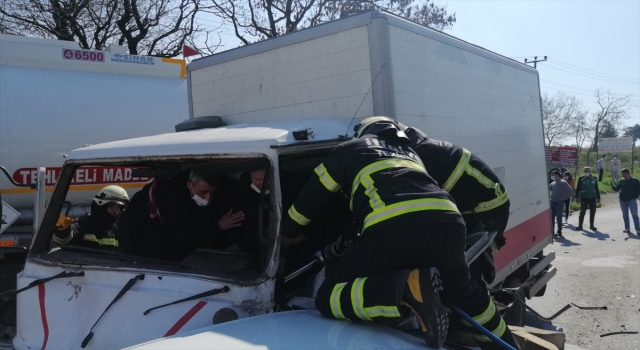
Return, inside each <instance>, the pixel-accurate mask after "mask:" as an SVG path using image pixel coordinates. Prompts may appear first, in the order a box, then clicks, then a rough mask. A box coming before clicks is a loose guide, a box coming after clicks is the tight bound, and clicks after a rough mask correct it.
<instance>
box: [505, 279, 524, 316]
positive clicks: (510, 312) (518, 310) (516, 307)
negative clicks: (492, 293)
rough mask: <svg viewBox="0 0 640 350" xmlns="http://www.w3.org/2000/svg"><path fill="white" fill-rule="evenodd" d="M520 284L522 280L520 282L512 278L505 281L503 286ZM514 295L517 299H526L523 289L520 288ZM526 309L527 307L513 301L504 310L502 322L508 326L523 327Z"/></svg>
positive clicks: (516, 286) (517, 285)
mask: <svg viewBox="0 0 640 350" xmlns="http://www.w3.org/2000/svg"><path fill="white" fill-rule="evenodd" d="M521 285H522V282H520V280H519V279H518V278H514V279H511V280H509V281H507V282H506V283H505V285H504V288H518V287H520V286H521ZM516 296H517V297H518V299H520V300H522V301H524V302H526V301H527V299H526V297H525V295H524V290H522V289H521V290H520V292H518V294H516ZM526 311H527V309H526V308H525V307H524V305H520V304H519V303H517V302H515V303H513V305H512V306H511V307H510V308H508V309H507V310H506V312H505V314H504V316H503V318H504V322H506V323H507V324H508V325H510V326H518V327H524V319H525V314H526Z"/></svg>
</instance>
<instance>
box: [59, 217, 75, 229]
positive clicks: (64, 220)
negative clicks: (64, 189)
mask: <svg viewBox="0 0 640 350" xmlns="http://www.w3.org/2000/svg"><path fill="white" fill-rule="evenodd" d="M72 223H73V219H72V218H70V217H68V216H66V215H64V214H60V217H59V218H58V221H57V222H56V228H57V229H58V231H64V230H66V229H68V228H69V227H70V226H71V224H72Z"/></svg>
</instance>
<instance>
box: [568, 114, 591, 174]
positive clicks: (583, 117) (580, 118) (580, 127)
mask: <svg viewBox="0 0 640 350" xmlns="http://www.w3.org/2000/svg"><path fill="white" fill-rule="evenodd" d="M570 130H571V135H572V137H573V140H574V141H575V143H576V148H577V149H578V153H577V157H576V158H577V159H576V167H575V170H574V174H577V173H578V164H579V163H580V152H581V151H582V148H583V146H584V142H585V141H586V140H587V138H588V137H589V134H591V128H590V127H589V125H588V123H587V112H586V111H584V110H580V111H579V112H577V113H576V114H575V115H574V117H573V118H572V119H571V128H570Z"/></svg>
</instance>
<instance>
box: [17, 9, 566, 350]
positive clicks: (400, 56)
mask: <svg viewBox="0 0 640 350" xmlns="http://www.w3.org/2000/svg"><path fill="white" fill-rule="evenodd" d="M187 77H188V82H189V100H190V103H189V108H190V112H191V116H192V117H193V119H191V120H189V122H191V123H192V124H189V123H187V124H182V125H181V127H179V128H177V129H183V130H184V131H178V132H176V133H172V134H162V135H156V136H149V137H143V138H138V139H131V140H122V141H117V142H110V143H105V144H99V145H93V146H88V147H84V148H80V149H77V150H74V151H72V152H70V153H69V156H68V159H67V160H66V162H65V164H64V166H63V168H62V170H61V173H60V176H59V179H58V182H57V184H56V187H55V189H54V191H53V193H52V195H51V200H50V201H49V203H48V207H47V209H46V213H45V214H44V215H43V219H42V222H41V224H40V226H39V227H40V229H39V230H38V232H37V234H36V237H35V239H34V243H33V245H32V249H31V251H30V253H29V257H28V260H27V263H26V265H25V268H24V271H23V272H21V273H20V274H19V275H18V288H20V289H22V288H27V287H29V286H30V285H32V287H29V288H27V289H25V290H24V291H23V292H21V293H19V294H18V295H17V307H18V327H17V335H16V337H15V338H14V341H13V346H14V347H15V348H16V349H29V348H34V347H39V348H47V349H67V348H77V347H79V346H80V345H81V344H83V340H84V344H83V345H85V346H86V348H87V349H92V348H93V349H110V348H121V347H126V346H131V345H134V344H138V343H141V342H144V341H149V340H152V339H156V338H161V337H170V338H171V339H170V342H169V343H163V341H159V342H153V343H149V344H147V345H145V346H146V347H147V348H176V347H178V348H199V347H202V346H205V347H207V348H225V347H227V348H228V347H231V346H236V347H238V346H240V347H244V345H246V346H253V345H258V346H267V347H269V348H274V349H277V348H314V347H317V346H323V345H322V344H325V345H326V344H328V345H329V346H331V347H334V348H346V347H352V346H354V347H361V346H365V345H366V346H372V345H374V346H375V347H379V348H388V347H390V346H393V345H392V344H395V345H396V346H404V347H421V346H423V342H422V341H421V340H419V339H417V340H416V338H406V337H405V335H404V334H401V335H399V334H397V333H394V332H396V330H389V329H388V328H385V327H374V326H371V327H372V328H367V326H361V325H354V326H353V327H352V326H351V324H350V323H348V322H343V321H336V320H327V319H324V318H321V317H319V316H318V313H317V311H313V310H311V311H302V312H301V313H295V312H291V314H290V315H287V314H286V313H284V314H279V315H274V317H270V316H269V315H266V316H261V317H255V322H253V321H252V320H253V319H254V318H251V317H252V316H260V315H263V314H268V313H272V312H281V311H285V310H291V309H292V308H301V307H302V308H311V309H313V300H312V298H313V295H314V294H313V291H314V289H315V288H317V287H318V283H319V282H320V281H321V280H322V272H320V273H319V274H318V275H317V276H315V277H314V276H313V275H312V276H308V275H299V276H298V277H292V276H293V275H294V274H290V275H288V276H287V277H284V275H285V274H286V273H283V271H285V272H286V271H291V266H289V264H291V260H290V259H284V260H283V259H281V250H280V240H281V237H280V232H279V230H280V222H281V219H282V216H283V215H284V214H286V210H287V208H288V206H289V205H290V204H291V203H290V202H291V199H290V197H291V195H292V194H294V195H295V193H297V192H296V191H299V189H300V187H301V186H302V185H303V184H304V182H306V179H307V178H308V177H309V176H310V175H311V174H312V173H313V169H314V168H315V167H316V166H317V165H318V164H319V163H321V162H322V160H323V159H324V157H326V155H327V154H328V153H329V152H330V151H331V149H332V148H333V147H335V146H336V145H338V144H339V143H341V142H343V141H344V140H346V139H349V138H350V137H351V136H352V135H353V131H352V128H353V126H354V125H355V124H357V123H358V121H359V120H360V119H362V118H364V117H368V116H372V115H387V116H390V117H392V118H395V119H396V120H398V121H400V122H402V123H404V124H406V125H410V126H415V127H418V128H420V129H422V130H423V131H425V132H427V133H428V134H429V135H430V136H431V137H433V138H439V139H445V140H449V141H452V142H454V143H457V144H459V145H462V146H464V147H466V148H467V149H469V150H471V151H472V152H474V153H476V154H478V155H480V157H482V158H483V159H484V160H485V161H487V162H488V163H489V164H490V165H491V166H492V167H493V168H494V169H495V171H496V172H497V173H498V174H499V175H500V176H501V177H502V179H503V181H504V183H505V186H506V188H507V191H508V192H509V196H510V198H511V210H512V213H511V218H510V221H509V228H508V231H507V233H506V236H507V245H506V246H505V247H504V248H503V249H502V251H501V252H499V253H498V254H497V257H496V262H497V264H498V266H497V268H498V276H497V281H496V284H498V285H505V286H511V287H521V288H520V289H519V293H520V294H521V296H523V297H524V296H526V297H533V296H534V295H536V294H541V292H542V291H543V288H544V286H545V285H546V282H547V281H548V280H549V279H550V278H551V277H552V276H553V274H554V273H555V269H554V268H553V267H552V266H551V264H550V262H551V260H553V253H551V254H548V255H546V256H544V255H543V249H544V248H545V247H546V246H547V245H549V244H550V242H551V231H550V229H551V225H550V214H549V205H548V193H547V185H546V171H545V166H544V147H543V138H542V121H541V111H540V89H539V83H538V74H537V72H536V71H535V70H534V69H531V68H530V67H527V66H524V65H522V64H519V63H517V62H515V61H513V60H510V59H508V58H505V57H502V56H500V55H498V54H495V53H492V52H490V51H487V50H484V49H482V48H479V47H477V46H474V45H471V44H469V43H466V42H463V41H461V40H458V39H456V38H453V37H451V36H448V35H446V34H443V33H440V32H437V31H434V30H431V29H428V28H425V27H422V26H420V25H417V24H414V23H411V22H408V21H405V20H403V19H401V18H398V17H396V16H393V15H389V14H385V13H381V12H378V11H374V12H366V13H362V14H359V15H356V16H352V17H349V18H345V19H341V20H338V21H335V22H330V23H326V24H323V25H320V26H317V27H313V28H310V29H305V30H302V31H299V32H296V33H292V34H289V35H286V36H282V37H279V38H275V39H271V40H268V41H264V42H260V43H256V44H252V45H248V46H246V47H242V48H238V49H234V50H230V51H227V52H223V53H220V54H216V55H213V56H210V57H206V58H203V59H199V60H196V61H194V62H192V63H191V64H190V65H189V66H188V67H187ZM215 116H219V117H220V118H217V117H215ZM224 124H226V125H224ZM188 129H191V130H188ZM113 166H120V167H122V166H125V167H131V168H135V171H134V174H133V175H135V176H138V177H143V178H144V177H156V178H163V177H167V176H172V175H175V174H178V173H184V172H185V171H188V169H192V168H194V167H198V168H199V169H200V170H201V171H203V172H205V173H206V175H223V174H224V175H229V177H230V178H231V177H237V175H238V174H240V173H243V172H246V171H250V170H255V169H260V168H263V167H268V172H267V178H268V179H270V180H269V181H267V185H266V186H265V187H264V188H263V195H264V191H266V190H268V191H269V193H270V195H269V196H268V201H267V200H266V199H265V201H264V202H263V203H262V205H261V206H260V207H258V208H255V210H256V211H257V212H259V213H260V214H261V215H262V216H263V218H265V219H266V220H265V221H263V220H259V227H258V228H257V229H256V232H255V239H257V240H259V242H258V243H259V245H260V246H261V249H260V250H261V252H260V253H259V254H257V255H256V254H247V253H245V252H242V251H230V250H216V249H211V247H201V248H202V249H198V250H196V251H194V252H193V254H191V255H189V256H188V257H187V258H185V259H184V260H183V261H181V262H179V263H176V262H170V261H163V260H158V259H149V258H145V257H138V256H131V255H125V254H121V253H104V252H101V251H96V250H92V249H87V248H80V247H73V246H61V247H56V246H55V245H54V244H53V243H52V241H51V238H52V233H53V230H55V227H54V226H53V225H54V224H55V222H56V220H57V218H58V216H59V215H60V214H61V213H64V203H65V201H67V200H69V199H68V197H69V195H71V193H72V192H70V191H69V189H70V188H71V187H72V186H73V179H74V178H75V177H76V176H77V174H78V173H79V172H84V171H85V170H87V169H91V171H93V169H98V170H99V169H102V168H109V167H113ZM185 186H186V184H185ZM90 198H91V197H87V198H86V199H85V200H90ZM261 198H263V199H264V198H267V197H266V196H263V197H261ZM329 221H330V220H327V221H323V220H316V221H315V223H317V224H318V225H319V227H316V229H317V230H319V231H322V230H323V229H326V228H329V226H330V222H329ZM325 225H326V227H325ZM176 244H180V242H176ZM320 248H321V247H320ZM284 254H285V256H286V254H287V252H285V253H284ZM309 259H312V258H311V257H310V258H309ZM63 272H66V273H64V274H62V273H63ZM52 277H53V278H52ZM282 277H284V278H282ZM300 279H305V280H306V281H309V283H308V284H307V283H302V285H304V286H307V287H309V288H307V289H300V290H297V289H295V288H293V287H292V284H291V283H294V284H295V282H292V281H300ZM524 281H527V283H526V284H525V285H522V284H523V282H524ZM288 283H289V284H288ZM125 285H127V286H128V287H131V288H130V289H128V290H127V288H123V286H125ZM283 290H284V291H287V292H291V291H292V290H293V291H299V294H296V295H295V296H294V298H293V299H289V298H288V297H287V298H285V297H284V295H287V296H289V297H290V296H291V295H290V294H286V293H284V292H283ZM122 293H124V294H122ZM201 293H204V294H201ZM117 295H118V296H119V297H118V298H116V296H117ZM185 298H186V300H185ZM189 298H193V299H189ZM294 300H295V303H294ZM112 301H115V302H114V303H113V305H110V304H111V302H112ZM165 304H169V305H165ZM161 305H165V306H163V307H162V308H159V309H155V308H156V307H158V306H161ZM152 308H154V310H152V311H150V312H145V311H149V310H150V309H152ZM506 310H510V311H513V312H511V313H510V315H509V316H508V317H507V318H508V319H510V321H511V322H513V323H521V321H522V317H523V316H524V309H522V308H521V307H515V308H513V307H512V308H511V309H505V311H506ZM103 311H104V315H103ZM267 316H269V317H267ZM247 317H249V319H244V320H243V318H247ZM265 317H266V318H265ZM238 318H240V319H241V320H239V321H233V320H234V319H238ZM96 322H97V323H96ZM223 322H230V323H224V324H220V323H223ZM233 322H238V323H237V324H236V325H237V326H234V323H233ZM94 323H95V326H94V327H92V325H94ZM285 323H286V324H288V325H290V326H287V327H285V328H286V329H285V328H282V329H280V328H278V325H283V324H285ZM212 324H213V326H212ZM203 327H209V328H203ZM199 328H203V331H202V332H199V331H197V329H199ZM243 329H244V331H243ZM311 329H313V330H314V332H315V333H314V334H313V337H312V338H313V339H320V338H321V339H324V340H325V342H324V343H314V342H313V341H312V338H309V337H307V336H305V332H307V331H308V330H311ZM367 329H370V331H367ZM392 331H393V332H392ZM197 333H201V334H202V336H199V335H197ZM88 334H92V337H88ZM183 335H184V336H185V337H184V338H183ZM187 335H188V337H186V336H187ZM194 335H195V336H194ZM196 338H197V339H199V340H200V342H199V343H197V344H196V343H189V341H194V340H196ZM234 339H235V340H234ZM390 339H391V340H392V339H395V340H393V341H392V342H389V340H390ZM214 340H215V341H214ZM185 342H186V343H185ZM162 344H164V345H162ZM318 344H320V345H318Z"/></svg>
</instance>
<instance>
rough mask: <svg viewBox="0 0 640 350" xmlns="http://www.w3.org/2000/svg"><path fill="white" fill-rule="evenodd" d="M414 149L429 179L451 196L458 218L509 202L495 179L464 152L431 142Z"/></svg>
mask: <svg viewBox="0 0 640 350" xmlns="http://www.w3.org/2000/svg"><path fill="white" fill-rule="evenodd" d="M414 149H415V151H416V153H417V154H418V156H419V157H420V159H421V160H422V162H423V163H424V166H425V168H426V170H427V172H428V173H429V175H431V177H432V178H433V179H434V180H435V181H437V183H438V185H439V186H440V187H441V188H442V189H443V190H445V191H447V192H449V193H450V194H451V196H452V197H453V199H454V201H455V202H456V205H457V206H458V209H459V210H460V212H461V213H462V214H469V213H471V212H473V211H475V212H476V213H482V212H487V211H489V210H492V209H495V208H498V207H500V206H501V205H504V204H505V203H506V202H507V201H508V200H509V197H508V196H507V192H506V191H505V188H504V185H502V183H501V182H500V180H499V179H498V176H497V175H496V174H495V173H494V172H493V170H492V169H491V168H490V167H489V166H488V165H487V164H486V163H485V162H483V161H482V160H481V159H480V158H478V157H477V156H475V155H473V154H472V153H471V152H469V151H468V150H466V149H464V148H462V147H460V146H457V145H454V144H452V143H451V142H448V141H439V140H432V139H425V140H422V141H420V142H419V143H418V144H417V145H415V146H414Z"/></svg>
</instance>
